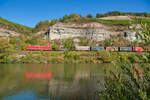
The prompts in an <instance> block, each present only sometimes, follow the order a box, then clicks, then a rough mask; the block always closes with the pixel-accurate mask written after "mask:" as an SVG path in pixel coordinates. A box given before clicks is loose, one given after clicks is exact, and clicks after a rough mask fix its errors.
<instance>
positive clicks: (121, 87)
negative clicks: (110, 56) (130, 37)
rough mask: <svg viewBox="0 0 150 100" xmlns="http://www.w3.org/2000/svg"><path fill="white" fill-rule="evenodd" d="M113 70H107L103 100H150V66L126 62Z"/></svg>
mask: <svg viewBox="0 0 150 100" xmlns="http://www.w3.org/2000/svg"><path fill="white" fill-rule="evenodd" d="M115 66H116V67H114V69H113V70H109V71H108V70H107V69H106V70H105V71H106V73H105V74H106V75H105V77H104V80H105V83H104V87H105V89H104V91H101V92H99V96H100V98H101V99H103V100H149V98H150V91H149V86H150V77H149V75H150V73H149V72H150V68H149V64H131V63H128V62H126V61H124V62H123V63H121V65H120V66H117V65H115Z"/></svg>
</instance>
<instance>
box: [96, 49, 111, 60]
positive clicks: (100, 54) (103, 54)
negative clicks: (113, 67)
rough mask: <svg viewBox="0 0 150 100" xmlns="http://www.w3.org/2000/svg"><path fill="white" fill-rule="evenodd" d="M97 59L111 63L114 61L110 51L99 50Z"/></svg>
mask: <svg viewBox="0 0 150 100" xmlns="http://www.w3.org/2000/svg"><path fill="white" fill-rule="evenodd" d="M97 60H101V61H103V62H104V63H110V62H111V61H112V56H111V54H110V52H108V51H98V52H97Z"/></svg>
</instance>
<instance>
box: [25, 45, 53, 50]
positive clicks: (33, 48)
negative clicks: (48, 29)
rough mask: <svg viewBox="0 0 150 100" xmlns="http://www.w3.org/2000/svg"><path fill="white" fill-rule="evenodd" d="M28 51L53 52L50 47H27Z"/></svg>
mask: <svg viewBox="0 0 150 100" xmlns="http://www.w3.org/2000/svg"><path fill="white" fill-rule="evenodd" d="M26 50H29V51H51V50H52V48H51V47H50V46H27V47H26Z"/></svg>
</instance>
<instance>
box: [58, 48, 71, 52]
mask: <svg viewBox="0 0 150 100" xmlns="http://www.w3.org/2000/svg"><path fill="white" fill-rule="evenodd" d="M58 51H70V50H69V49H67V48H59V49H58Z"/></svg>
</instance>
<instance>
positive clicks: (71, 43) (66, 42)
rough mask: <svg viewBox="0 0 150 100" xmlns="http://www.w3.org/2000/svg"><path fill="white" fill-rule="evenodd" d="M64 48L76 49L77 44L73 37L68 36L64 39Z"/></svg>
mask: <svg viewBox="0 0 150 100" xmlns="http://www.w3.org/2000/svg"><path fill="white" fill-rule="evenodd" d="M63 48H67V49H70V50H74V49H75V44H74V41H73V39H72V38H68V39H66V40H64V41H63Z"/></svg>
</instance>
